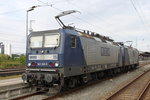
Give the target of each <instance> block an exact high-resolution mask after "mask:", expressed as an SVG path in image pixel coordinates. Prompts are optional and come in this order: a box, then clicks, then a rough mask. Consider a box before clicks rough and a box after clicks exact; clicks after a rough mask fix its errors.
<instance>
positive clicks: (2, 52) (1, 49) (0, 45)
mask: <svg viewBox="0 0 150 100" xmlns="http://www.w3.org/2000/svg"><path fill="white" fill-rule="evenodd" d="M0 54H4V44H3V42H0Z"/></svg>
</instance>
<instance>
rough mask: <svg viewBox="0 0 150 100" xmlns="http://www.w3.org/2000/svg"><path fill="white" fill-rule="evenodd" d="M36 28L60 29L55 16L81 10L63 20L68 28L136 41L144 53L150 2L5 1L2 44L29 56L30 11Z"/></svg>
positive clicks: (0, 15)
mask: <svg viewBox="0 0 150 100" xmlns="http://www.w3.org/2000/svg"><path fill="white" fill-rule="evenodd" d="M41 1H42V2H45V3H46V4H49V5H51V6H43V7H38V8H35V10H33V11H31V12H29V16H28V17H29V21H30V20H34V21H33V22H32V28H33V30H35V31H38V30H51V29H57V28H60V26H59V24H58V23H57V22H56V20H55V18H54V16H56V15H57V14H59V13H60V12H61V11H66V10H72V9H74V10H78V11H80V12H81V13H75V14H73V15H69V16H65V17H63V19H62V20H63V21H64V22H65V23H66V24H67V25H68V24H72V23H73V24H72V26H75V27H77V28H80V29H85V30H91V31H94V32H97V33H99V34H102V35H106V36H109V37H111V38H113V39H114V40H115V41H119V42H126V41H133V44H132V46H133V47H137V48H138V49H139V50H140V51H150V17H149V16H150V1H149V0H1V2H0V42H4V43H10V44H11V45H12V52H13V53H25V46H26V38H25V34H26V33H25V30H26V11H27V10H28V9H29V8H30V7H31V6H36V5H43V3H42V2H41Z"/></svg>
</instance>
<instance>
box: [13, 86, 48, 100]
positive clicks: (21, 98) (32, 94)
mask: <svg viewBox="0 0 150 100" xmlns="http://www.w3.org/2000/svg"><path fill="white" fill-rule="evenodd" d="M45 91H47V89H44V90H39V91H35V92H33V93H29V94H26V95H23V96H19V97H16V98H13V99H10V100H23V99H27V98H29V97H32V96H36V95H39V94H42V93H45Z"/></svg>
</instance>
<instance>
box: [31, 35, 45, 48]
mask: <svg viewBox="0 0 150 100" xmlns="http://www.w3.org/2000/svg"><path fill="white" fill-rule="evenodd" d="M42 41H43V36H34V37H31V38H30V47H31V48H41V47H42Z"/></svg>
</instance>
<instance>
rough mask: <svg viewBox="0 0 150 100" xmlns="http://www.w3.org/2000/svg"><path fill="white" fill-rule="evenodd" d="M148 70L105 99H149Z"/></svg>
mask: <svg viewBox="0 0 150 100" xmlns="http://www.w3.org/2000/svg"><path fill="white" fill-rule="evenodd" d="M149 76H150V70H148V71H146V72H144V73H143V74H141V75H139V76H138V77H137V78H135V79H133V80H132V81H131V82H129V83H127V84H126V85H125V86H123V87H122V88H120V89H119V90H118V91H116V92H114V93H113V94H112V95H110V96H109V97H108V98H106V100H145V99H144V98H149V99H146V100H150V96H149V95H148V93H150V89H149V88H150V77H149Z"/></svg>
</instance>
